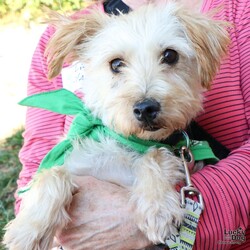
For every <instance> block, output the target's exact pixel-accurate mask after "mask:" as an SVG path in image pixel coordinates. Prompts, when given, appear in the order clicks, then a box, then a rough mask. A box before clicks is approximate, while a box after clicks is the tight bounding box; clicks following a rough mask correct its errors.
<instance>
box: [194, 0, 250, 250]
mask: <svg viewBox="0 0 250 250" xmlns="http://www.w3.org/2000/svg"><path fill="white" fill-rule="evenodd" d="M237 4H238V6H237V7H238V8H236V7H235V6H234V8H236V10H237V11H236V12H235V13H234V14H233V12H230V14H231V15H230V18H231V19H230V21H233V20H232V19H234V20H235V22H234V23H235V27H234V29H235V34H234V36H232V43H233V44H235V46H234V47H233V50H232V51H233V52H232V55H231V56H232V58H231V65H234V62H236V59H238V58H239V65H240V66H239V69H237V70H235V71H237V74H239V75H240V89H241V93H240V94H239V95H238V96H240V97H241V98H242V99H241V101H242V103H243V104H244V106H243V107H242V106H240V105H238V106H237V107H238V110H241V112H242V115H240V116H236V117H235V119H234V122H235V121H236V120H237V119H238V120H239V121H242V122H241V123H242V124H244V121H246V123H245V130H243V126H242V127H241V128H242V130H241V131H243V132H238V131H237V130H239V127H238V128H237V127H236V128H235V134H237V133H238V134H241V136H240V137H239V138H238V139H237V140H239V141H241V142H243V143H242V146H240V147H238V148H236V149H234V150H232V152H231V154H230V155H229V156H228V157H227V158H226V159H224V160H221V161H220V162H219V163H218V164H216V165H215V166H206V167H205V168H204V169H203V170H201V171H200V172H198V173H196V174H194V175H193V176H192V181H193V183H194V185H195V186H196V187H197V188H198V189H199V190H200V191H201V193H202V195H203V198H204V202H205V210H204V212H203V214H202V215H201V218H200V222H199V224H198V230H197V235H196V243H195V249H229V248H230V249H231V248H237V249H250V230H249V212H250V211H249V205H250V63H249V57H250V25H249V16H250V4H249V1H248V0H245V1H239V2H237ZM230 6H231V5H230ZM227 68H229V67H228V66H227ZM230 76H231V77H232V78H233V77H234V76H235V74H234V75H233V74H232V75H230ZM222 77H223V76H222ZM232 78H231V79H232ZM235 85H236V83H235ZM236 91H237V90H236V89H235V93H234V94H235V95H236ZM225 101H226V100H224V102H225ZM237 107H236V106H234V107H232V108H233V109H234V110H235V111H232V112H231V113H230V115H231V116H233V115H234V114H236V113H239V111H237ZM217 108H219V107H217ZM221 123H222V124H225V120H224V121H221ZM228 123H230V121H228ZM234 124H235V123H234ZM223 128H224V130H225V126H223V125H221V126H219V128H218V131H221V130H222V129H223ZM232 138H235V135H234V134H231V133H230V132H227V136H226V137H225V138H224V141H225V140H227V141H228V143H229V144H230V140H233V139H232ZM243 138H244V139H243ZM237 140H236V139H235V140H233V141H234V142H235V141H237ZM239 228H242V229H243V230H244V231H245V234H246V235H245V237H246V239H245V240H246V242H245V243H244V239H243V242H241V243H242V244H226V243H225V241H228V240H229V239H230V235H226V232H228V231H230V230H231V231H234V230H237V229H239ZM240 236H242V237H244V235H240ZM232 242H233V243H235V242H237V240H233V241H232Z"/></svg>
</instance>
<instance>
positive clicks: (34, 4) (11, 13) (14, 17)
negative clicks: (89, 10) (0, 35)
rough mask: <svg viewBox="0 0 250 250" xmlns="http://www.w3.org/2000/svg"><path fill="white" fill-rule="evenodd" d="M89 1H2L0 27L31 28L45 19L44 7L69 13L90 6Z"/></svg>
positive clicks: (0, 5)
mask: <svg viewBox="0 0 250 250" xmlns="http://www.w3.org/2000/svg"><path fill="white" fill-rule="evenodd" d="M90 2H91V1H89V0H0V25H3V24H8V23H13V22H16V23H18V24H24V25H26V26H29V25H30V23H32V22H40V21H41V20H42V19H41V18H43V17H44V14H43V9H42V8H43V6H46V7H48V8H50V9H52V10H56V11H61V12H64V13H69V12H72V11H75V10H79V9H82V8H84V7H86V6H87V5H88V4H90Z"/></svg>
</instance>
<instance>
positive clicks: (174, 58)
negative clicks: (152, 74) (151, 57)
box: [162, 49, 179, 65]
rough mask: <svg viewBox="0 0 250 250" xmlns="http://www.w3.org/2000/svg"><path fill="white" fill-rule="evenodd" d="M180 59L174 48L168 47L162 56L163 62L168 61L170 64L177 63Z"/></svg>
mask: <svg viewBox="0 0 250 250" xmlns="http://www.w3.org/2000/svg"><path fill="white" fill-rule="evenodd" d="M178 60H179V55H178V53H177V52H176V51H175V50H173V49H166V50H165V51H164V53H163V56H162V63H167V64H169V65H172V64H175V63H177V62H178Z"/></svg>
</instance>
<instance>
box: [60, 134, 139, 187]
mask: <svg viewBox="0 0 250 250" xmlns="http://www.w3.org/2000/svg"><path fill="white" fill-rule="evenodd" d="M139 157H141V156H140V155H139V154H138V153H136V152H131V151H129V150H126V149H125V148H123V147H121V146H120V145H119V144H118V143H117V142H115V141H114V140H112V139H108V138H101V139H100V142H96V141H94V140H92V139H84V140H82V141H80V142H77V143H75V145H74V148H73V151H72V152H71V153H70V154H69V155H68V157H67V158H66V161H65V165H66V167H67V168H68V170H69V172H70V173H71V174H74V175H80V176H87V175H89V176H94V177H96V178H98V179H100V180H105V181H110V182H113V183H116V184H119V185H122V186H125V187H129V186H132V185H133V183H134V180H135V171H136V170H135V168H134V167H133V165H134V162H135V160H136V159H138V158H139Z"/></svg>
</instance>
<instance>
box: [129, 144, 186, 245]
mask: <svg viewBox="0 0 250 250" xmlns="http://www.w3.org/2000/svg"><path fill="white" fill-rule="evenodd" d="M135 168H136V173H137V176H136V182H135V184H134V187H133V190H132V196H131V201H132V202H133V203H134V204H135V206H136V219H137V223H138V226H139V228H140V229H141V230H142V231H143V232H145V233H146V235H147V236H148V238H149V240H150V241H152V242H154V243H159V242H162V243H164V240H165V239H166V237H168V236H170V234H172V233H175V232H176V228H177V227H178V226H179V225H180V223H181V222H182V220H183V215H184V210H183V209H181V207H180V195H179V194H178V192H177V191H176V190H175V185H176V184H177V183H178V182H179V181H180V180H182V179H183V178H184V174H183V172H182V171H181V168H182V167H181V161H180V160H179V159H177V158H176V157H174V156H173V155H172V154H171V153H170V152H168V151H167V150H166V149H163V148H162V149H152V150H151V151H150V152H148V153H147V154H146V155H144V156H143V157H142V158H140V159H138V160H137V162H136V163H135Z"/></svg>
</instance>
